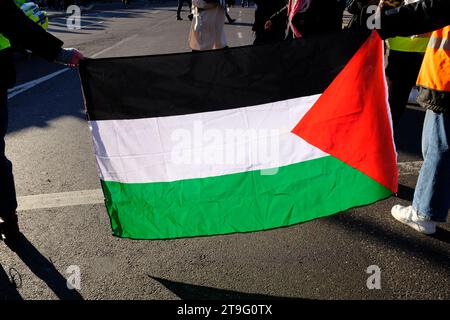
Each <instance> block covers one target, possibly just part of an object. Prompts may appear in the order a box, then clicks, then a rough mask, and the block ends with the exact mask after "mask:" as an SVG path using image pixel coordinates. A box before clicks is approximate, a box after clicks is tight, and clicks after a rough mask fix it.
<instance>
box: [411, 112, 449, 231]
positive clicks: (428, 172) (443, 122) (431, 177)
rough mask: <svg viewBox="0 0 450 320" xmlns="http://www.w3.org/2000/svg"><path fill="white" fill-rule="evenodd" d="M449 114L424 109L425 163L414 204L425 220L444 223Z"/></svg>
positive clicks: (423, 140) (423, 142)
mask: <svg viewBox="0 0 450 320" xmlns="http://www.w3.org/2000/svg"><path fill="white" fill-rule="evenodd" d="M449 142H450V114H449V113H446V114H443V113H435V112H433V111H430V110H427V113H426V115H425V122H424V126H423V133H422V153H423V157H424V162H423V165H422V168H421V169H420V174H419V179H418V181H417V186H416V190H415V193H414V200H413V207H414V208H415V209H416V210H417V211H418V213H419V216H421V217H423V218H425V219H426V220H431V221H436V222H446V221H447V216H448V210H449V209H450V150H449Z"/></svg>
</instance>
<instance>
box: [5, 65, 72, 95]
mask: <svg viewBox="0 0 450 320" xmlns="http://www.w3.org/2000/svg"><path fill="white" fill-rule="evenodd" d="M68 70H70V69H68V68H65V69H61V70H59V71H56V72H53V73H51V74H49V75H46V76H44V77H42V78H39V79H36V80H33V81H30V82H27V83H24V84H21V85H20V86H17V87H14V88H12V89H10V90H8V100H9V99H12V98H14V97H15V96H17V95H18V94H21V93H23V92H25V91H28V90H30V89H31V88H34V87H36V86H37V85H39V84H41V83H43V82H45V81H48V80H50V79H53V78H54V77H56V76H59V75H60V74H62V73H64V72H66V71H68Z"/></svg>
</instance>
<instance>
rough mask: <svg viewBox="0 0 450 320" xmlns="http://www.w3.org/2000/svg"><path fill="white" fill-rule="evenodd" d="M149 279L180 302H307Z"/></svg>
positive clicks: (155, 278)
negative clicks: (164, 288) (160, 285)
mask: <svg viewBox="0 0 450 320" xmlns="http://www.w3.org/2000/svg"><path fill="white" fill-rule="evenodd" d="M149 277H150V278H151V279H153V280H155V281H157V282H159V283H160V284H162V285H163V286H164V287H166V288H167V289H168V290H170V291H171V292H173V293H174V294H175V295H177V296H178V297H179V298H180V299H182V300H229V299H233V300H292V301H301V300H307V299H296V298H285V297H276V296H268V295H263V294H252V293H244V292H238V291H230V290H223V289H217V288H211V287H204V286H198V285H193V284H187V283H182V282H176V281H171V280H167V279H161V278H157V277H152V276H150V275H149Z"/></svg>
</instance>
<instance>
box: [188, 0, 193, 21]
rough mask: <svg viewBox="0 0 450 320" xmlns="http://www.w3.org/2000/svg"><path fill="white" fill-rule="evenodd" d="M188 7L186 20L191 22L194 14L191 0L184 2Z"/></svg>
mask: <svg viewBox="0 0 450 320" xmlns="http://www.w3.org/2000/svg"><path fill="white" fill-rule="evenodd" d="M186 2H187V4H188V6H189V14H188V18H189V20H191V21H192V19H193V18H194V14H193V13H192V0H186Z"/></svg>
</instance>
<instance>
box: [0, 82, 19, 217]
mask: <svg viewBox="0 0 450 320" xmlns="http://www.w3.org/2000/svg"><path fill="white" fill-rule="evenodd" d="M7 101H8V97H7V91H6V89H2V88H0V217H2V218H6V219H8V218H9V217H11V216H13V215H14V214H15V212H16V208H17V201H16V191H15V188H14V178H13V173H12V165H11V162H10V161H9V160H8V159H7V158H6V156H5V135H6V131H7V129H8V107H7Z"/></svg>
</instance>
